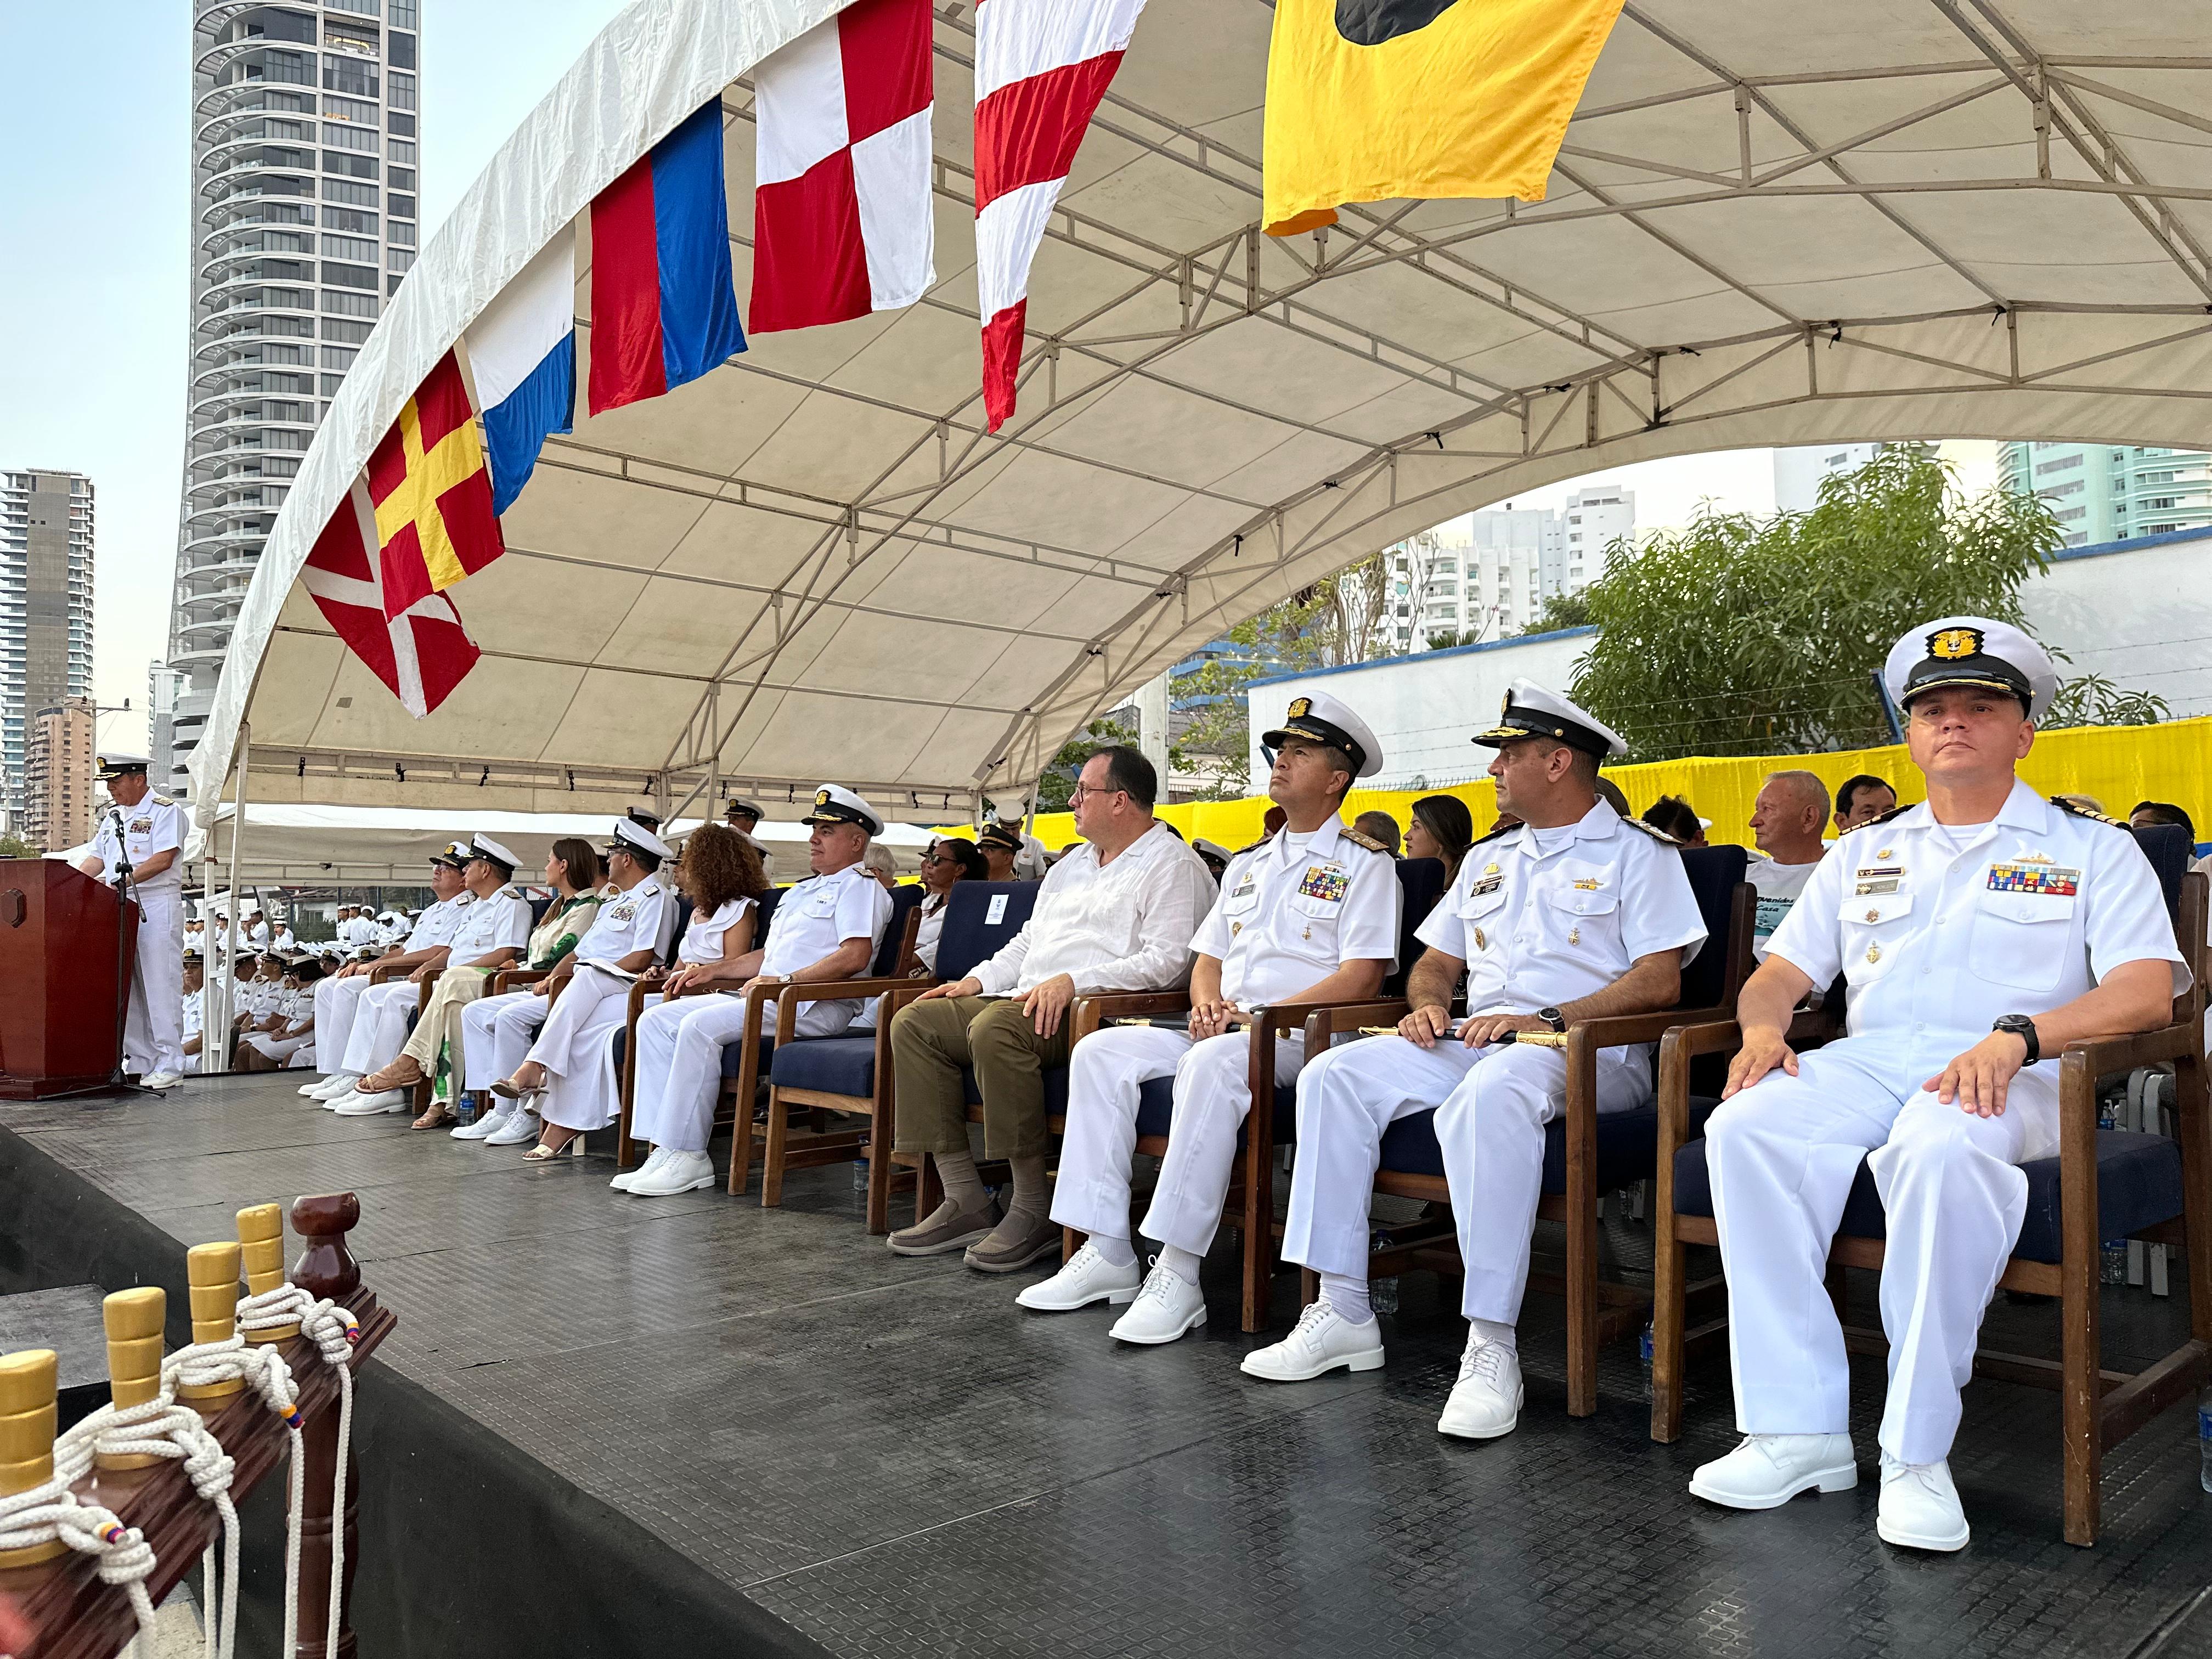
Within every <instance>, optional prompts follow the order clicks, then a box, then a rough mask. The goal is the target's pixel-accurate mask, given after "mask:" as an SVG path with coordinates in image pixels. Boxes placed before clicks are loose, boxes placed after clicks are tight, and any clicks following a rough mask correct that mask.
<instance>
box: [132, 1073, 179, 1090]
mask: <svg viewBox="0 0 2212 1659" xmlns="http://www.w3.org/2000/svg"><path fill="white" fill-rule="evenodd" d="M184 1080H185V1079H184V1078H183V1077H182V1075H180V1074H179V1073H175V1072H155V1073H152V1074H151V1075H150V1076H148V1077H145V1078H143V1079H140V1081H141V1083H142V1084H143V1086H145V1087H146V1088H149V1089H151V1090H153V1091H155V1093H157V1094H158V1093H160V1092H161V1091H162V1090H164V1089H173V1088H175V1087H176V1086H177V1085H179V1083H182V1082H183V1081H184Z"/></svg>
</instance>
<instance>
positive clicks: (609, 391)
mask: <svg viewBox="0 0 2212 1659" xmlns="http://www.w3.org/2000/svg"><path fill="white" fill-rule="evenodd" d="M591 288H592V298H591V319H592V367H591V380H590V386H589V393H590V398H589V406H590V410H591V412H592V414H594V415H597V414H599V413H601V412H602V411H604V410H610V409H619V408H621V407H622V405H623V404H634V403H638V402H641V401H642V400H643V399H645V398H658V397H659V396H660V395H661V394H662V393H663V392H671V391H673V390H675V388H676V387H678V386H682V385H683V384H684V382H685V381H687V380H697V379H698V378H699V377H700V376H701V375H702V374H705V373H706V372H707V371H708V369H710V368H714V366H715V365H716V364H717V363H719V362H722V361H723V360H724V359H725V358H727V357H729V356H732V354H734V353H736V352H740V351H743V350H744V349H745V335H744V328H743V327H742V326H741V325H739V323H738V295H737V289H736V286H735V283H734V280H733V278H732V274H731V270H730V219H729V203H728V196H727V194H726V190H725V187H724V185H723V180H722V106H721V102H720V100H719V99H717V100H714V102H712V103H709V104H708V105H706V106H704V107H702V109H701V110H700V111H699V112H697V113H696V114H695V115H693V116H691V117H690V118H689V119H688V120H686V121H685V122H684V124H683V125H681V126H679V127H678V128H677V129H676V131H673V132H671V133H670V134H669V135H668V137H665V138H664V139H662V140H661V141H660V142H659V143H657V144H655V145H654V146H653V148H652V149H650V150H649V151H647V153H646V155H644V156H643V157H641V159H640V160H639V161H637V163H636V164H635V166H633V167H631V168H630V169H629V171H628V172H627V173H623V175H622V176H621V177H620V178H619V179H616V180H615V181H614V183H612V184H611V185H608V186H607V187H606V188H605V190H603V191H600V192H599V196H598V197H597V198H596V199H594V200H593V202H592V283H591Z"/></svg>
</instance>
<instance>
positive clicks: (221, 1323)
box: [177, 1239, 246, 1406]
mask: <svg viewBox="0 0 2212 1659" xmlns="http://www.w3.org/2000/svg"><path fill="white" fill-rule="evenodd" d="M185 1281H186V1284H187V1285H188V1288H189V1293H190V1295H191V1303H192V1340H193V1341H194V1342H228V1341H229V1340H230V1339H231V1336H232V1335H233V1334H234V1333H235V1332H236V1331H237V1329H238V1246H237V1245H235V1244H234V1243H230V1242H229V1241H228V1239H225V1240H224V1241H222V1243H216V1244H195V1245H193V1246H192V1248H191V1249H189V1250H186V1251H185ZM245 1392H246V1379H245V1378H244V1377H242V1376H227V1377H225V1378H223V1379H222V1381H221V1382H219V1383H192V1384H189V1385H188V1384H185V1383H179V1384H178V1386H177V1398H178V1399H179V1400H188V1401H191V1402H192V1403H193V1404H194V1405H196V1406H204V1405H206V1404H207V1403H208V1402H209V1401H225V1400H228V1399H229V1398H230V1397H231V1396H232V1395H237V1394H243V1393H245Z"/></svg>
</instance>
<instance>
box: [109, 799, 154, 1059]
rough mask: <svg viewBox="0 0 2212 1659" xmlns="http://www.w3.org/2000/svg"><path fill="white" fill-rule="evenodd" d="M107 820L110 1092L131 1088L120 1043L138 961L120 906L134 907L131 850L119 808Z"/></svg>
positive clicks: (127, 1021)
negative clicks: (111, 936)
mask: <svg viewBox="0 0 2212 1659" xmlns="http://www.w3.org/2000/svg"><path fill="white" fill-rule="evenodd" d="M107 817H108V821H109V822H110V823H112V824H113V825H114V828H115V897H116V902H117V906H118V914H117V916H116V919H115V1069H114V1070H113V1071H112V1072H110V1073H108V1076H107V1085H108V1087H110V1088H111V1089H122V1088H127V1087H130V1086H131V1085H130V1084H129V1081H128V1079H129V1077H130V1073H129V1072H128V1071H127V1070H126V1069H125V1062H124V1054H123V1044H124V1041H125V1035H126V1033H127V1032H128V1031H129V1030H130V1028H131V979H132V977H133V974H132V971H131V964H132V963H134V962H135V961H136V959H137V958H136V955H135V953H134V952H133V951H131V935H130V933H129V931H128V920H129V918H128V913H127V911H125V910H124V909H123V908H122V907H125V906H127V905H132V904H136V903H137V895H136V893H135V892H134V890H133V888H132V885H131V876H132V874H133V871H132V869H131V848H130V843H129V842H128V841H126V840H125V836H124V819H123V809H122V807H121V806H120V805H117V804H115V803H114V802H112V801H111V802H109V803H108V807H107ZM142 920H143V918H142ZM146 1012H147V1016H148V1018H147V1028H148V1030H149V1032H150V1031H151V1030H152V1028H153V1018H152V1015H153V1010H152V1009H150V1008H149V1009H148V1010H147V1011H146ZM160 1064H161V1057H160V1056H159V1055H156V1056H155V1066H159V1065H160Z"/></svg>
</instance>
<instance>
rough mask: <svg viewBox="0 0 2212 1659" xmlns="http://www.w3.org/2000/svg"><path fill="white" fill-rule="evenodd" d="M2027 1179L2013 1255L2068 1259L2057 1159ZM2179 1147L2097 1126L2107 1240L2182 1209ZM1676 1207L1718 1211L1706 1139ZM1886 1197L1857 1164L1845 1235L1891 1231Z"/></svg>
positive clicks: (2025, 1169)
mask: <svg viewBox="0 0 2212 1659" xmlns="http://www.w3.org/2000/svg"><path fill="white" fill-rule="evenodd" d="M2020 1168H2021V1174H2022V1175H2024V1176H2027V1218H2026V1219H2025V1220H2023V1221H2022V1222H2021V1228H2020V1242H2019V1243H2017V1244H2015V1246H2014V1247H2013V1255H2015V1256H2018V1257H2021V1258H2024V1259H2025V1260H2027V1261H2061V1260H2063V1257H2064V1255H2065V1250H2064V1247H2063V1241H2064V1233H2063V1230H2062V1228H2061V1226H2060V1222H2059V1214H2058V1160H2057V1158H2038V1159H2036V1160H2035V1161H2034V1162H2033V1164H2021V1166H2020ZM2181 1206H2182V1188H2181V1148H2180V1147H2179V1146H2178V1145H2176V1144H2175V1143H2174V1142H2172V1141H2171V1140H2168V1139H2166V1137H2165V1136H2164V1135H2147V1134H2137V1133H2134V1132H2132V1131H2130V1130H2125V1129H2100V1130H2098V1131H2097V1224H2098V1231H2100V1232H2101V1233H2103V1234H2104V1236H2105V1237H2106V1238H2125V1237H2129V1236H2130V1234H2133V1233H2139V1232H2141V1231H2142V1230H2143V1229H2144V1228H2146V1227H2154V1226H2156V1225H2158V1224H2159V1223H2160V1222H2161V1221H2170V1220H2172V1218H2174V1217H2176V1216H2178V1215H2179V1214H2180V1213H2181ZM1674 1208H1675V1211H1676V1212H1677V1213H1679V1214H1682V1215H1711V1213H1712V1212H1713V1183H1712V1178H1711V1176H1710V1175H1709V1174H1708V1173H1707V1172H1706V1169H1705V1142H1704V1141H1702V1140H1693V1141H1692V1142H1691V1143H1690V1144H1689V1145H1688V1146H1685V1147H1683V1148H1682V1150H1681V1151H1680V1152H1677V1153H1675V1154H1674ZM1884 1219H1885V1218H1884V1217H1883V1215H1882V1212H1881V1194H1879V1193H1877V1192H1876V1191H1875V1185H1874V1171H1873V1170H1870V1169H1869V1168H1868V1167H1867V1166H1866V1164H1863V1163H1862V1164H1860V1165H1859V1172H1858V1177H1857V1180H1855V1181H1853V1182H1851V1194H1850V1198H1849V1199H1848V1200H1845V1202H1844V1219H1843V1225H1841V1226H1839V1227H1838V1228H1837V1230H1836V1231H1838V1233H1840V1234H1841V1235H1842V1236H1844V1237H1846V1238H1881V1237H1885V1228H1884Z"/></svg>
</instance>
